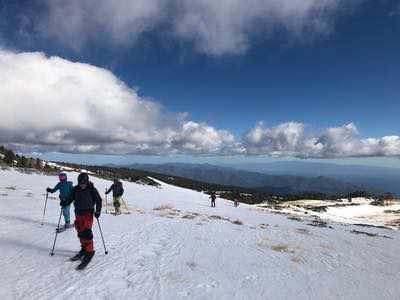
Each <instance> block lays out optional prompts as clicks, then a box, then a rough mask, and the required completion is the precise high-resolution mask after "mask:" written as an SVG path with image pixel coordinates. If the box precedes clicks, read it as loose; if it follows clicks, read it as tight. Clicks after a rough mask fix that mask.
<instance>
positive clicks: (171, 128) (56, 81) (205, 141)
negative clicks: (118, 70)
mask: <svg viewBox="0 0 400 300" xmlns="http://www.w3.org/2000/svg"><path fill="white" fill-rule="evenodd" d="M0 82H1V85H0V143H7V144H13V145H14V146H20V147H30V148H31V149H33V150H35V151H46V150H47V151H49V150H50V151H51V150H53V151H60V152H75V153H107V154H179V153H185V154H203V153H207V154H213V153H218V152H219V151H221V149H222V148H224V147H226V145H227V144H229V143H232V141H233V140H234V138H233V136H232V135H231V134H230V133H229V132H227V131H223V130H217V129H215V128H213V127H210V126H208V125H206V124H198V123H195V122H191V121H187V120H186V117H185V114H174V113H171V112H168V111H166V110H165V109H164V108H163V107H162V106H161V105H160V104H158V103H157V102H154V101H150V100H146V99H143V98H140V97H139V96H138V94H137V93H136V91H135V90H133V89H131V88H129V87H128V86H126V85H125V84H124V83H123V82H121V81H120V80H119V79H118V78H117V77H115V76H114V75H113V74H112V73H111V72H109V71H107V70H105V69H102V68H97V67H94V66H91V65H88V64H82V63H73V62H70V61H68V60H65V59H62V58H59V57H51V58H48V57H46V56H45V55H44V54H43V53H20V54H16V53H13V52H9V51H2V50H0Z"/></svg>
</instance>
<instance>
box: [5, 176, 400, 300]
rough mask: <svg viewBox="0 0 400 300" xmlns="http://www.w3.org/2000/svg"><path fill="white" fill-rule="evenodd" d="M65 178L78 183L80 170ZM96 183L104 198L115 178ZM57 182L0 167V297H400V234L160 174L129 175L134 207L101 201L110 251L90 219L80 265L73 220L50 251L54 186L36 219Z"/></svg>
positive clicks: (54, 212) (54, 216)
mask: <svg viewBox="0 0 400 300" xmlns="http://www.w3.org/2000/svg"><path fill="white" fill-rule="evenodd" d="M68 175H69V177H70V179H72V180H74V182H76V176H77V173H69V174H68ZM91 180H92V181H93V182H94V184H95V186H96V187H97V188H98V190H99V191H100V192H101V194H102V195H104V190H105V188H106V187H108V186H109V185H110V184H111V182H109V181H106V180H102V179H98V178H95V177H93V176H92V177H91ZM56 182H57V177H52V176H44V175H37V174H32V175H29V174H22V173H18V172H17V171H14V170H2V171H0V253H1V256H0V299H352V300H354V299H399V297H400V284H399V281H400V251H399V249H400V242H399V237H400V234H399V231H391V230H385V229H378V228H361V227H356V226H353V225H344V224H339V223H330V224H329V225H331V226H332V227H333V229H330V228H321V227H313V226H308V225H307V224H308V223H310V222H309V220H306V219H305V220H303V221H296V220H290V219H288V218H287V216H285V215H279V214H273V213H271V212H267V211H262V210H259V209H257V208H256V207H252V206H248V205H243V204H242V205H240V206H239V207H238V208H235V207H234V206H233V205H232V202H230V201H226V200H222V199H217V207H216V208H211V207H209V200H208V196H207V195H205V194H202V193H198V192H195V191H191V190H187V189H182V188H178V187H174V186H171V185H167V184H164V183H162V186H161V188H157V187H151V186H145V185H140V184H135V183H128V182H124V188H125V196H124V199H125V201H126V202H127V203H128V206H129V208H130V209H131V211H132V213H131V214H123V215H121V216H113V215H111V214H106V213H105V210H103V213H102V216H101V217H100V222H101V225H102V229H103V233H104V237H105V240H106V244H107V247H108V250H109V254H108V255H105V253H104V250H103V247H102V243H101V239H100V233H99V230H98V226H97V224H94V227H93V229H94V236H95V238H94V240H95V248H96V255H95V256H94V258H93V260H92V262H91V263H90V264H89V266H88V267H87V268H86V269H85V270H84V271H76V270H75V267H76V265H77V263H76V262H75V263H73V262H70V261H69V260H68V258H69V257H71V256H73V255H74V253H75V252H76V251H77V250H79V243H78V239H77V236H76V233H75V230H74V229H70V230H68V231H66V232H64V233H61V234H60V235H59V236H58V240H57V244H56V249H55V255H54V256H53V257H50V256H49V253H50V248H51V246H52V244H53V240H54V231H55V228H56V226H57V221H58V216H59V211H60V206H59V203H58V195H56V194H53V195H51V197H50V199H49V203H48V210H47V213H46V219H45V220H46V222H45V224H44V226H41V225H40V222H41V218H42V210H43V204H44V199H45V198H44V196H45V192H44V191H45V188H46V187H48V186H50V187H52V186H54V185H55V184H56ZM167 205H169V206H170V208H169V209H163V210H154V208H156V207H160V206H164V207H165V206H167ZM354 209H356V208H354ZM110 210H112V209H111V207H110ZM212 215H215V216H219V217H221V218H222V219H219V218H218V217H213V218H210V216H212ZM228 219H229V220H228ZM233 220H240V221H241V222H243V225H236V224H233V223H232V222H230V221H233ZM262 224H268V225H262ZM352 230H359V231H365V232H369V233H375V234H378V236H377V237H369V236H366V235H363V234H354V233H351V232H350V231H352ZM384 236H386V237H384Z"/></svg>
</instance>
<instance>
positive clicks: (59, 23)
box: [0, 0, 400, 166]
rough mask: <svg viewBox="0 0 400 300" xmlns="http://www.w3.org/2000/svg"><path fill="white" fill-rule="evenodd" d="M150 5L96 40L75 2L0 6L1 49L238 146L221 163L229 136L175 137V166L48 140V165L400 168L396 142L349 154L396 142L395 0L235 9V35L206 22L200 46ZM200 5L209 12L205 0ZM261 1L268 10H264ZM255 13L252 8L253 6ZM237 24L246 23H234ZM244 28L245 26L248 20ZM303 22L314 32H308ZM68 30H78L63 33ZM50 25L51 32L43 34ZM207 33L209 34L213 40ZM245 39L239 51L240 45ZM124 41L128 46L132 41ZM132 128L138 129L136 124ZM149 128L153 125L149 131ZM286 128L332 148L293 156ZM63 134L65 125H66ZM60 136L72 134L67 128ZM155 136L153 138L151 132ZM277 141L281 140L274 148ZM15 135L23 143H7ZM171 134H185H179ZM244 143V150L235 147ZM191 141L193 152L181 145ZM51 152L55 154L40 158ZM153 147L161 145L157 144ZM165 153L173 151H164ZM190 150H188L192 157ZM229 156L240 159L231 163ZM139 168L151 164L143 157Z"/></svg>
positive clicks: (399, 16)
mask: <svg viewBox="0 0 400 300" xmlns="http://www.w3.org/2000/svg"><path fill="white" fill-rule="evenodd" d="M154 1H155V0H154ZM154 1H153V2H154ZM72 2H74V1H72ZM83 2H87V3H88V5H89V6H88V7H90V3H91V1H83ZM100 2H104V3H105V4H104V5H105V7H107V5H109V4H107V3H106V2H109V1H107V0H102V1H100ZM139 2H141V1H139ZM150 2H152V1H150ZM155 2H156V3H155V4H154V6H153V7H150V8H147V7H146V9H143V14H144V16H145V17H146V19H144V20H145V21H143V19H140V18H142V17H143V16H142V15H139V16H137V15H134V16H132V15H129V13H127V15H125V14H124V15H123V16H120V17H126V18H128V17H129V18H130V19H129V20H130V22H133V23H128V24H124V23H118V22H119V21H114V23H112V24H113V25H112V30H113V31H112V33H109V32H108V31H107V30H109V28H110V26H106V27H104V28H107V30H106V31H104V29H103V30H102V26H103V25H104V24H103V23H102V22H107V21H106V20H103V19H101V21H100V22H99V20H98V19H93V20H91V19H89V20H88V21H85V23H84V26H83V25H82V24H80V23H79V22H80V21H79V22H78V21H73V20H75V17H76V16H78V15H79V14H82V11H84V10H85V9H86V8H87V7H86V8H85V7H83V8H82V6H81V4H76V5H71V6H67V7H65V6H64V7H63V6H62V4H61V3H62V2H60V1H54V2H53V3H55V4H48V3H47V1H45V0H43V1H38V2H36V4H35V5H32V1H13V2H12V4H10V3H9V1H0V16H2V18H1V19H0V47H1V48H3V49H4V50H5V51H12V52H13V53H21V52H26V53H32V52H36V51H40V52H43V53H44V55H45V56H46V57H47V59H48V57H50V56H58V57H61V58H63V59H65V60H67V61H69V62H80V63H84V64H87V65H91V66H96V67H99V68H103V69H106V70H109V71H111V72H112V73H113V75H114V76H115V77H116V78H118V79H119V80H121V82H123V83H125V84H126V85H127V86H129V87H135V88H136V89H137V90H136V93H137V97H138V98H139V99H144V100H148V101H150V102H156V103H160V104H161V105H162V107H163V109H165V110H166V111H167V113H168V114H169V113H171V114H178V113H182V112H185V113H187V114H188V115H187V116H186V117H185V118H186V119H187V120H188V121H190V122H195V123H196V124H206V125H207V126H209V127H210V128H213V129H215V130H217V131H218V130H224V131H225V130H226V131H228V132H229V134H230V135H232V136H233V137H234V138H235V140H236V141H237V143H240V144H241V145H239V146H237V145H236V146H235V151H233V152H232V151H228V154H227V155H223V153H224V152H222V154H221V151H220V150H221V148H224V149H225V148H227V147H226V144H227V143H228V142H229V143H231V142H232V141H231V138H230V137H226V136H224V137H220V135H221V133H220V132H217V133H216V135H215V136H214V138H216V139H219V140H220V141H221V142H220V143H219V144H218V143H217V144H215V143H213V144H212V145H206V146H205V148H206V150H204V147H203V146H204V145H203V144H202V145H201V147H200V146H199V144H198V143H199V142H198V141H193V139H192V137H188V138H187V139H186V138H185V139H184V140H183V141H182V140H181V139H180V140H179V142H178V144H179V145H181V144H182V145H185V147H186V148H185V147H183V146H182V147H183V148H179V149H178V150H174V151H173V152H172V156H171V152H168V151H169V150H168V151H167V152H166V151H164V150H163V151H161V150H160V149H159V148H157V149H156V150H154V152H152V151H153V150H152V151H150V152H149V153H145V152H140V151H142V150H140V151H138V150H135V151H134V152H133V153H132V152H131V151H126V150H124V151H122V152H118V151H117V150H115V149H112V150H109V149H106V150H105V148H104V147H99V148H97V147H91V148H90V149H101V150H93V151H92V150H90V151H88V153H85V151H81V150H76V149H73V150H71V148H68V149H67V150H65V149H66V148H65V147H63V146H64V145H63V144H62V143H60V145H59V144H58V143H54V142H53V141H51V142H48V139H46V142H41V143H38V145H33V147H32V149H33V150H35V149H36V150H37V149H39V150H40V152H44V153H46V152H51V151H56V152H60V151H62V152H68V154H67V155H61V156H57V155H55V154H52V155H48V154H45V157H56V158H57V157H62V158H65V159H68V158H69V157H73V156H71V155H73V153H80V155H81V156H79V157H81V158H82V160H87V157H91V159H94V157H95V159H94V160H95V161H96V162H97V161H99V162H101V161H103V160H104V161H105V160H107V161H109V160H111V161H116V162H118V161H124V162H125V161H142V160H143V157H142V156H125V155H127V154H143V153H144V154H146V156H147V155H148V154H156V156H151V157H153V158H152V159H151V160H156V161H170V160H177V158H176V156H175V155H176V154H178V155H179V160H184V161H185V160H187V161H201V162H203V161H204V160H206V161H207V159H204V157H205V156H206V157H209V156H211V157H213V158H212V159H209V161H211V162H213V163H217V162H219V161H221V162H225V161H226V160H230V159H232V161H239V162H241V161H259V160H260V157H261V160H266V161H269V160H270V159H267V158H265V157H271V156H273V157H279V158H280V159H286V158H287V157H299V158H303V157H311V158H318V159H319V158H323V159H325V160H327V161H330V159H333V158H336V159H342V160H343V161H344V162H347V161H348V162H349V163H354V162H360V163H363V164H368V163H369V162H370V163H371V164H379V165H390V166H400V164H397V159H393V157H396V156H397V153H400V150H399V151H398V152H396V151H397V150H396V149H395V150H396V151H394V150H393V148H397V147H398V145H400V144H397V142H396V144H393V143H392V144H390V145H387V142H386V141H385V143H384V145H385V147H386V146H387V148H388V149H389V148H390V150H388V151H386V150H385V151H379V150H376V149H375V150H371V149H370V148H371V147H372V146H371V145H368V147H367V146H366V150H363V151H358V150H354V149H353V148H360V147H361V146H360V145H361V144H363V145H364V144H365V143H361V144H360V140H362V139H367V138H374V139H377V140H378V141H377V142H379V143H381V142H382V141H381V140H380V139H382V138H384V137H387V136H398V135H399V131H400V125H399V122H398V116H399V115H400V88H399V86H400V85H399V78H400V77H399V71H398V70H399V67H400V60H399V55H398V54H399V53H400V6H399V4H398V2H397V1H384V0H381V1H347V4H343V3H344V2H343V1H329V0H328V1H326V2H327V3H328V4H327V5H326V7H323V8H321V7H317V8H313V7H312V6H313V5H314V4H313V3H314V2H313V1H312V0H307V1H305V2H309V6H307V7H301V6H299V5H297V6H296V4H293V3H295V2H296V1H290V0H285V2H286V3H287V5H288V6H291V5H292V6H291V10H290V12H291V14H290V15H289V16H286V14H287V12H286V11H283V12H281V11H279V10H278V9H277V12H276V13H265V15H261V16H260V15H255V16H254V17H253V15H254V14H256V13H255V12H252V11H251V10H249V12H248V14H249V16H248V17H247V18H244V17H242V16H241V15H240V11H233V17H232V20H233V21H230V23H229V24H231V23H232V24H231V25H229V26H231V27H233V28H235V29H232V28H231V27H224V26H225V24H223V25H220V24H221V23H220V20H218V19H217V20H214V19H210V23H211V25H212V24H213V22H215V24H216V26H215V28H213V27H212V26H211V29H210V32H211V34H208V33H207V35H206V37H204V38H203V37H202V34H203V32H202V31H199V32H197V30H198V27H199V26H200V25H201V24H194V25H193V24H192V23H191V22H189V21H191V20H192V19H188V20H189V21H188V22H186V23H184V24H183V25H182V26H184V27H182V28H184V29H182V28H181V27H179V30H178V29H176V28H178V25H180V24H178V25H176V26H175V24H176V23H177V21H176V20H175V19H174V18H179V16H176V13H175V11H174V9H175V8H174V3H173V2H174V1H173V0H171V1H170V2H171V3H172V4H170V6H169V7H168V12H169V14H168V18H171V19H172V21H170V20H169V19H168V21H165V20H164V21H159V19H160V18H161V17H160V16H159V15H158V14H159V12H158V10H157V8H156V7H157V5H158V4H159V2H157V1H155ZM177 2H179V0H177ZM199 2H204V3H208V2H207V1H203V0H202V1H199ZM223 2H224V1H223ZM267 2H269V1H266V2H265V3H267ZM297 2H298V1H297ZM38 3H39V4H38ZM143 3H144V2H143ZM204 3H203V4H204ZM221 3H222V2H221ZM254 3H255V4H254V5H257V1H255V2H254ZM329 3H331V4H329ZM57 5H59V6H60V7H57ZM114 5H115V6H118V5H119V1H115V2H114ZM121 5H122V8H121V10H117V11H116V12H117V13H121V11H128V10H127V8H126V7H123V4H121ZM207 5H208V4H207ZM222 5H223V4H222ZM99 6H101V5H99ZM204 6H206V4H204ZM202 7H203V6H202ZM310 7H311V8H310ZM60 9H61V11H63V10H64V11H68V12H69V13H70V15H68V16H66V17H65V20H60V14H59V12H60ZM62 9H63V10H62ZM130 9H131V8H130ZM136 9H137V8H136ZM207 9H209V10H210V11H212V10H213V9H214V7H213V6H212V5H210V8H207ZM215 9H218V10H216V11H217V12H220V11H223V12H224V14H222V15H223V16H224V17H225V18H226V17H227V16H228V17H229V16H230V15H229V14H230V13H232V11H231V10H227V12H225V8H224V7H218V8H215ZM265 9H266V11H268V12H269V11H271V10H272V11H274V10H275V9H276V8H275V7H272V6H268V5H266V7H265ZM192 10H194V8H188V11H189V12H190V13H189V12H185V13H184V14H183V15H182V16H181V17H182V18H183V19H185V18H186V16H187V15H189V16H192V15H194V14H193V11H192ZM139 11H141V10H139ZM149 11H150V13H149ZM204 11H208V10H204ZM321 11H323V12H322V13H321ZM195 12H196V14H195V15H197V14H199V15H201V14H203V10H200V8H199V11H195ZM292 12H293V15H292ZM235 13H236V14H238V13H239V15H235ZM252 14H253V15H252ZM214 15H215V14H214ZM202 16H203V17H204V18H205V19H207V18H209V16H208V15H202ZM68 17H69V18H70V20H68ZM138 18H139V21H137V20H138ZM216 18H218V15H217V17H216ZM252 18H255V19H257V20H259V19H262V18H264V19H263V21H262V22H261V24H262V25H263V26H264V27H265V28H264V29H263V30H260V29H257V26H260V25H259V24H257V26H250V25H248V26H247V25H246V24H247V23H246V22H249V23H252V22H253V19H252ZM148 19H150V21H148ZM237 19H240V20H241V19H244V21H241V22H239V21H237ZM248 19H249V21H246V20H248ZM292 19H293V20H294V21H293V22H294V25H293V24H292V21H291V20H292ZM309 19H312V20H314V21H315V22H313V23H309V21H308V20H309ZM43 20H47V21H46V22H44V21H43ZM71 20H72V21H71ZM207 20H209V19H207ZM229 20H230V19H229ZM110 22H113V21H112V20H111V21H110ZM138 22H139V23H138ZM236 22H238V23H236ZM74 24H78V25H74ZM154 24H155V25H154ZM169 24H174V26H175V27H174V30H172V29H170V28H169V27H168V26H171V25H169ZM315 24H317V25H318V26H317V25H315ZM74 26H75V27H76V31H77V32H74V30H73V29H71V28H74ZM132 26H137V27H138V28H142V27H143V28H146V30H143V31H138V30H139V29H135V30H133V32H129V30H131V29H128V28H132ZM191 26H194V29H193V30H192V31H191V32H190V33H186V31H184V30H186V29H187V28H192V27H191ZM221 26H222V29H221V28H220V27H221ZM240 26H243V29H242V30H239V29H237V28H238V27H239V28H240ZM50 27H51V28H54V30H52V29H49V28H50ZM114 27H115V28H116V29H115V28H114ZM148 28H149V29H148ZM299 28H300V29H299ZM97 29H98V30H97ZM213 29H214V30H215V31H216V32H217V33H213V31H212V30H213ZM85 30H87V31H88V32H85ZM116 30H118V33H117V34H115V31H116ZM124 30H126V31H127V32H129V35H127V36H125V35H121V33H120V32H121V31H124ZM182 30H183V31H182ZM89 31H90V32H89ZM171 31H173V33H171ZM231 31H232V32H231ZM249 32H250V33H249ZM214 35H215V36H216V37H214ZM242 35H243V36H244V37H245V42H243V41H242V39H241V38H240V39H239V38H238V36H239V37H241V36H242ZM99 36H100V37H102V38H99ZM121 36H122V37H121ZM193 36H194V37H195V38H193ZM197 37H199V38H197ZM121 40H122V42H121ZM131 40H134V42H132V43H131V42H130V41H131ZM127 41H129V42H127ZM243 43H244V46H243ZM16 60H18V58H16ZM93 88H94V89H95V88H96V87H95V86H94V87H93ZM135 97H136V96H135ZM116 105H118V102H116ZM61 109H62V108H61ZM131 121H132V122H135V118H133V119H132V120H131ZM158 122H159V121H158V120H157V122H156V123H158ZM163 122H165V121H164V120H163V121H162V122H160V123H163ZM259 122H262V123H263V124H262V125H260V126H261V127H260V128H259V130H260V131H261V132H262V134H261V137H258V136H257V139H256V140H255V135H254V132H255V131H254V129H256V128H257V126H258V125H257V124H259ZM288 122H296V123H299V124H302V125H304V128H303V127H301V128H297V127H296V128H297V129H296V130H299V132H300V133H299V134H300V135H301V136H302V138H300V139H302V140H303V139H307V141H309V140H311V138H310V137H308V134H310V135H312V137H313V138H316V139H317V140H326V139H328V140H329V141H328V142H327V144H329V145H328V146H326V145H325V144H324V147H325V148H326V149H325V148H324V150H323V153H322V152H321V151H322V150H316V149H314V148H313V149H309V148H307V149H306V150H304V147H305V146H304V145H303V144H304V143H303V142H302V143H303V144H302V145H300V146H299V145H298V144H296V145H295V146H293V143H292V140H291V137H288V136H289V135H288V134H287V131H288V129H287V127H285V129H282V128H281V129H279V130H278V129H276V127H278V126H279V125H281V124H287V123H288ZM65 124H67V125H65V126H66V127H68V122H66V123H65ZM348 124H354V125H355V126H356V129H353V128H351V129H349V130H345V133H343V135H346V134H348V132H349V131H350V132H351V134H352V135H354V137H353V136H352V137H351V138H350V140H349V139H348V137H347V136H346V137H344V138H343V137H342V136H341V137H340V138H337V136H336V135H335V136H333V137H332V134H326V131H329V129H331V128H341V127H342V126H345V125H348ZM0 125H1V124H0ZM65 126H64V127H65ZM173 126H174V128H175V127H176V126H175V125H173ZM5 127H6V126H4V128H5ZM196 128H198V127H196ZM274 128H275V129H274ZM0 129H1V126H0ZM200 129H201V130H203V128H200ZM200 129H199V130H200ZM57 130H58V129H57ZM69 130H70V131H71V132H72V131H73V128H72V129H69ZM154 130H156V131H157V130H158V129H157V127H155V129H154ZM193 130H194V129H193ZM193 130H191V131H190V134H191V135H192V136H195V135H196V134H197V133H193ZM196 130H197V129H196ZM252 130H253V131H252ZM285 130H286V131H285ZM205 131H207V130H205ZM303 131H304V132H303ZM196 132H197V131H196ZM202 132H204V130H203V131H202ZM207 132H208V131H207ZM282 132H283V133H282ZM335 132H336V131H335ZM340 132H342V131H340ZM282 134H283V135H284V142H282V140H281V139H282ZM340 134H342V133H340ZM13 135H15V136H19V135H20V134H19V133H18V134H17V133H8V134H7V136H13ZM41 135H42V133H40V134H39V133H38V136H41ZM179 136H180V137H181V136H182V134H181V132H180V131H179ZM243 136H245V138H244V141H241V139H242V137H243ZM303 136H307V137H306V138H303ZM327 136H329V138H327ZM202 138H203V139H208V138H209V137H208V136H202ZM22 139H23V138H22ZM97 139H98V137H97V138H96V140H97ZM276 139H278V141H276ZM353 139H354V141H353ZM338 140H339V142H338ZM146 141H147V140H146ZM332 141H333V142H332ZM4 142H9V143H10V144H11V145H17V144H24V143H26V144H27V145H29V146H32V142H31V141H30V142H29V143H27V142H26V141H25V140H24V141H22V140H21V141H19V140H17V139H15V140H12V141H11V140H10V141H4ZM119 142H121V141H119ZM123 142H124V143H125V142H126V143H127V144H128V146H129V147H132V145H134V147H136V144H133V142H132V143H131V142H130V141H128V142H127V141H126V140H123ZM286 142H287V143H288V144H289V145H288V146H285V145H283V146H282V143H286ZM140 143H142V141H140ZM174 143H175V142H174ZM174 143H173V144H174ZM188 143H189V144H190V145H189V146H186V145H188ZM191 143H192V144H194V145H192V144H191ZM246 143H247V144H246ZM296 143H297V141H296ZM349 143H352V144H351V148H352V150H351V151H350V150H347V149H346V151H347V152H346V151H343V149H342V148H343V147H342V146H343V145H348V144H349ZM49 144H50V146H54V145H56V146H57V147H47V148H46V146H49ZM92 144H93V143H91V144H90V145H91V146H92ZM154 144H156V145H157V147H158V145H159V141H157V142H154ZM222 144H223V146H221V145H222ZM141 145H142V144H141ZM271 145H272V146H271ZM374 145H375V143H374ZM128 146H127V147H125V148H124V149H127V148H128ZM242 146H243V147H242ZM146 147H148V145H147V144H146ZM151 147H153V144H151ZM229 147H231V146H229ZM237 147H242V148H243V149H245V150H243V149H242V148H241V149H240V151H239V150H237ZM340 147H342V148H340ZM374 147H375V148H377V147H378V146H374ZM167 148H168V149H170V145H168V147H167ZM194 148H195V149H196V151H195V152H194V153H193V151H192V149H194ZM216 148H218V149H217V150H216ZM328 148H329V149H328ZM338 148H340V151H338V150H337V149H338ZM118 149H120V148H118ZM146 149H147V148H146ZM163 149H164V148H163ZM182 149H183V150H182ZM187 149H191V150H190V151H188V150H187ZM210 149H211V150H210ZM299 149H300V150H299ZM332 149H334V150H332ZM243 151H244V152H243ZM97 152H98V153H99V154H110V153H112V154H118V155H119V156H118V157H117V156H112V157H108V158H107V159H103V158H102V156H87V155H91V154H93V153H97ZM128 152H130V153H128ZM238 153H239V154H240V156H237V154H238ZM243 153H244V154H243ZM393 153H394V154H393ZM198 154H200V156H199V155H198ZM121 155H122V156H121ZM370 156H380V157H381V158H379V159H376V158H370ZM75 157H76V156H75ZM154 157H157V158H156V159H154ZM160 157H161V158H160ZM349 157H350V158H349ZM356 157H367V158H363V159H358V158H356ZM388 157H391V158H388ZM145 160H149V157H148V158H146V159H145Z"/></svg>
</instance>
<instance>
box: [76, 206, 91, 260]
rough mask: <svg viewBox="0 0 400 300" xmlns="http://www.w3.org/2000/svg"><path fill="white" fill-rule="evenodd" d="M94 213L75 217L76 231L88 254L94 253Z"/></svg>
mask: <svg viewBox="0 0 400 300" xmlns="http://www.w3.org/2000/svg"><path fill="white" fill-rule="evenodd" d="M92 226H93V213H85V214H82V215H77V216H75V229H76V231H77V232H78V237H79V240H80V242H81V247H82V249H83V250H85V251H86V252H88V253H92V252H93V250H94V249H93V233H92Z"/></svg>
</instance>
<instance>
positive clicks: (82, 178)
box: [78, 173, 89, 184]
mask: <svg viewBox="0 0 400 300" xmlns="http://www.w3.org/2000/svg"><path fill="white" fill-rule="evenodd" d="M88 183H89V175H88V174H87V173H81V174H79V176H78V184H88Z"/></svg>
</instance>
